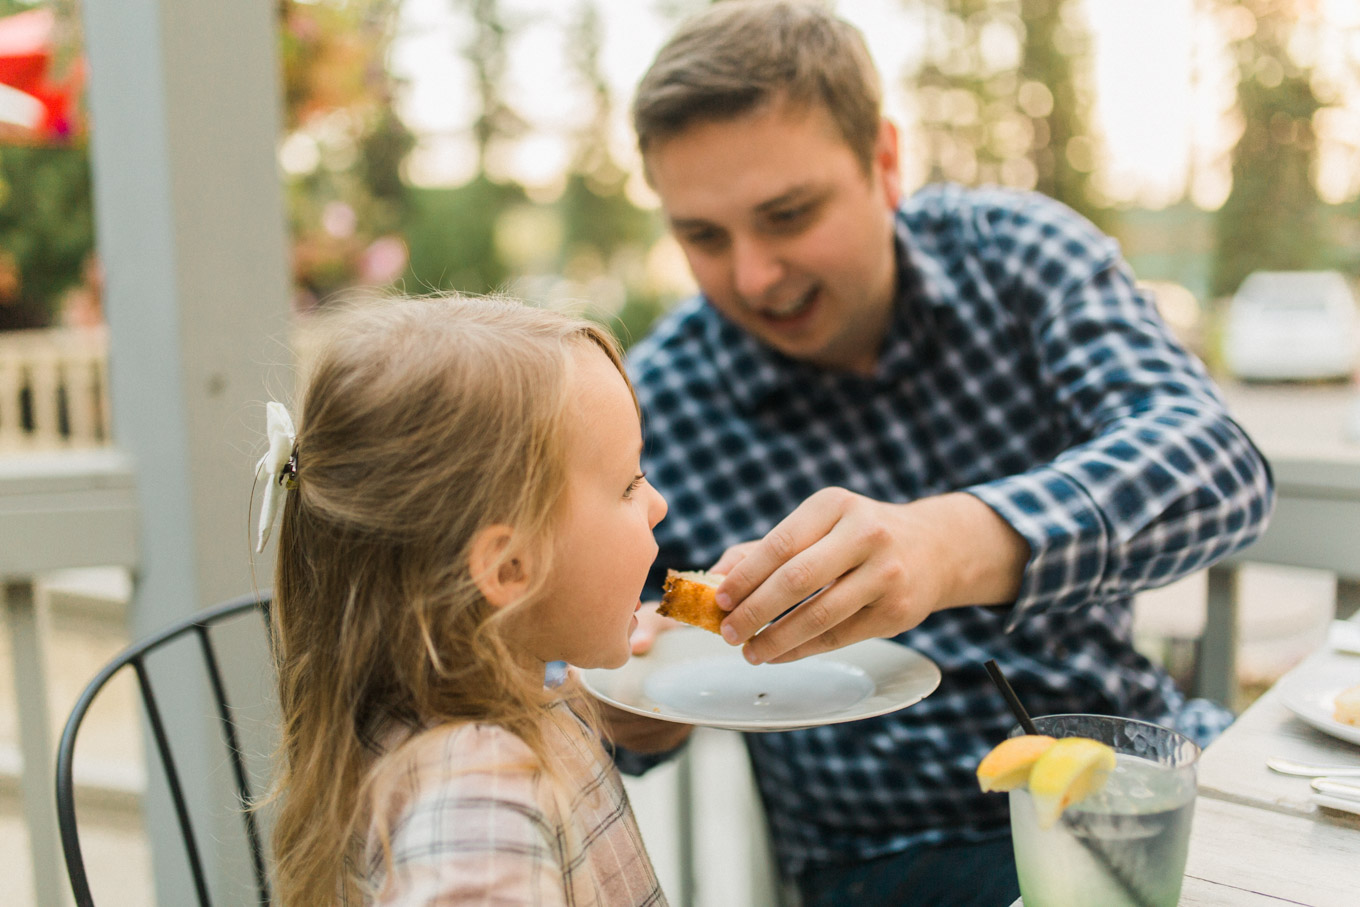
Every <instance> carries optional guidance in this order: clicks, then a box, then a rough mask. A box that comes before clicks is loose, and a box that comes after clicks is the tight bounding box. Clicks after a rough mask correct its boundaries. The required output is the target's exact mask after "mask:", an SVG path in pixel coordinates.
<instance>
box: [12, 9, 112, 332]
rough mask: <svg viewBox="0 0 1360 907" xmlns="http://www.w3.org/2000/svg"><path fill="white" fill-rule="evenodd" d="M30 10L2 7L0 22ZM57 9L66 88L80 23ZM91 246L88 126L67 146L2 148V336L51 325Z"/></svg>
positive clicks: (57, 55)
mask: <svg viewBox="0 0 1360 907" xmlns="http://www.w3.org/2000/svg"><path fill="white" fill-rule="evenodd" d="M33 8H34V6H33V4H32V3H23V2H19V0H0V16H8V15H11V14H14V13H20V12H25V11H28V10H31V9H33ZM52 8H53V11H54V12H55V13H56V14H57V27H56V28H55V34H54V46H53V48H52V64H51V69H50V71H49V78H50V79H52V80H54V81H64V80H65V79H66V78H67V76H68V75H69V68H70V67H71V66H73V65H75V64H76V63H78V58H79V54H78V53H77V51H76V48H78V47H79V30H78V22H77V20H76V19H75V16H74V11H73V9H72V6H71V4H70V3H65V2H63V3H54V4H52ZM77 113H80V111H77ZM82 118H83V117H82ZM93 245H94V212H93V208H92V207H91V201H90V163H89V154H88V151H87V149H86V145H85V130H84V128H83V126H82V125H80V124H76V126H75V128H74V129H73V131H72V133H71V136H70V138H69V139H67V140H65V141H62V140H57V139H50V140H43V141H34V140H32V139H30V138H28V137H24V136H20V135H17V134H16V135H14V136H12V137H11V142H10V143H8V144H0V330H10V329H15V328H32V327H44V326H46V325H48V324H51V323H52V322H53V321H54V320H55V319H56V317H57V315H58V313H59V311H60V308H61V300H62V298H63V296H64V295H65V294H66V293H67V292H68V291H69V290H71V289H72V288H74V287H76V286H77V285H78V284H80V282H81V278H82V275H83V273H84V268H83V266H84V264H85V261H86V259H87V258H88V256H89V254H90V250H91V248H92V247H93Z"/></svg>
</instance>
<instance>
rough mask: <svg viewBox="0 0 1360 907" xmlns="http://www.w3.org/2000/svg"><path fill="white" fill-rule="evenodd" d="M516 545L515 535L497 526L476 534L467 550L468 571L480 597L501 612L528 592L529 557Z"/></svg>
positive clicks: (509, 530)
mask: <svg viewBox="0 0 1360 907" xmlns="http://www.w3.org/2000/svg"><path fill="white" fill-rule="evenodd" d="M514 545H515V532H514V530H513V529H511V528H510V527H509V526H506V525H504V524H497V525H494V526H487V527H486V528H485V529H482V530H481V531H480V532H478V533H477V534H476V535H475V536H474V537H473V539H472V544H471V545H470V546H469V548H468V569H469V570H470V571H471V573H472V581H473V582H474V583H476V584H477V588H478V589H480V590H481V593H482V596H483V597H484V598H485V599H486V600H487V601H488V602H490V603H491V604H492V605H493V606H494V607H497V608H503V607H505V606H506V605H509V604H511V603H513V602H516V601H519V600H520V599H521V598H523V597H524V594H525V593H526V592H527V591H528V589H529V584H530V580H531V578H532V574H533V570H532V566H533V564H532V560H531V556H530V555H529V553H528V552H527V551H525V550H524V549H523V547H522V546H517V550H516V548H512V546H514Z"/></svg>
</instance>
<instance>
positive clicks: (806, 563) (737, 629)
mask: <svg viewBox="0 0 1360 907" xmlns="http://www.w3.org/2000/svg"><path fill="white" fill-rule="evenodd" d="M844 535H845V533H843V532H840V531H839V527H837V528H834V529H833V530H832V531H831V533H830V534H829V535H827V536H826V537H824V538H822V539H820V540H818V541H817V542H816V544H814V545H812V546H811V547H809V548H807V549H805V550H804V551H802V552H800V553H799V554H798V555H796V556H795V557H794V558H793V559H792V560H790V561H789V562H788V563H786V564H783V565H782V566H780V567H779V568H778V569H777V570H775V571H774V572H773V573H772V574H770V576H769V577H768V578H767V579H766V580H765V582H764V583H762V584H761V585H760V587H759V588H758V589H756V590H755V591H754V592H752V593H751V594H750V595H749V596H747V598H746V600H745V601H743V602H742V603H741V605H740V606H739V607H737V608H736V609H735V610H734V611H733V612H732V614H731V615H730V616H729V617H728V618H727V619H726V620H724V621H723V630H724V632H723V636H724V638H726V639H727V640H728V642H731V643H739V642H745V641H746V640H748V639H750V638H751V637H752V636H754V635H755V634H756V633H759V632H761V628H762V627H764V626H765V625H766V624H768V623H769V622H770V621H772V620H774V619H775V618H777V617H779V615H781V614H783V613H784V612H785V611H787V610H789V608H791V607H793V606H794V605H797V604H798V603H799V602H803V603H804V605H803V606H800V607H799V608H798V609H797V610H796V611H794V612H793V614H790V615H789V617H793V616H794V615H801V617H800V621H811V622H813V623H814V624H815V625H816V624H819V625H817V626H815V630H810V631H809V633H808V635H809V636H813V635H816V634H817V633H821V632H824V631H825V630H826V629H828V628H829V627H831V626H833V625H835V624H837V623H839V622H840V621H842V620H844V619H845V617H846V616H847V615H848V614H849V613H850V612H849V610H847V611H845V612H844V613H842V612H839V611H837V612H832V611H829V610H823V609H824V607H826V606H827V605H824V603H831V602H837V603H842V602H844V596H843V595H842V596H839V597H836V598H831V599H828V598H825V595H826V592H823V591H822V590H826V591H830V590H831V589H834V588H836V587H838V586H839V585H840V584H841V582H842V580H841V578H842V577H844V576H845V575H846V574H849V573H850V572H851V571H853V570H855V569H856V568H857V567H859V565H860V564H861V563H862V562H863V559H864V552H862V551H860V550H859V549H858V547H857V546H855V545H853V544H851V543H850V542H849V541H848V540H847V539H846V538H844ZM819 592H821V594H817V593H819ZM810 596H815V597H812V598H809V597H810ZM842 606H843V607H846V606H844V605H842ZM787 619H788V618H787V617H786V618H784V619H781V620H780V623H783V621H784V620H787Z"/></svg>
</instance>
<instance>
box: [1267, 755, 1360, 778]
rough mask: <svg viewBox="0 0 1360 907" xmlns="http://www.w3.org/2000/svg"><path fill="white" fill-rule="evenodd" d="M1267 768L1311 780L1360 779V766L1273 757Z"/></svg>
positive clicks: (1269, 760)
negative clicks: (1320, 763)
mask: <svg viewBox="0 0 1360 907" xmlns="http://www.w3.org/2000/svg"><path fill="white" fill-rule="evenodd" d="M1266 768H1268V769H1270V770H1271V771H1273V772H1279V773H1280V774H1282V775H1303V776H1304V777H1309V778H1321V777H1324V776H1331V777H1333V778H1360V765H1316V764H1314V763H1311V762H1295V761H1294V760H1292V759H1280V758H1278V757H1275V756H1271V757H1270V758H1269V759H1267V760H1266Z"/></svg>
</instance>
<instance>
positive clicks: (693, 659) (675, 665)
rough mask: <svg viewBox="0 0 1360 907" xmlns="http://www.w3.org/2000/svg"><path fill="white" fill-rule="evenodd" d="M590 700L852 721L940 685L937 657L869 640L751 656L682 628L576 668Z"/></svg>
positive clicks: (685, 719) (746, 727) (816, 721)
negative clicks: (799, 654) (607, 663)
mask: <svg viewBox="0 0 1360 907" xmlns="http://www.w3.org/2000/svg"><path fill="white" fill-rule="evenodd" d="M581 679H582V681H583V682H584V683H585V686H586V689H588V690H589V691H590V692H591V693H592V694H594V696H595V697H596V698H597V699H600V700H601V701H603V702H607V703H609V704H610V705H614V706H618V707H619V708H621V709H623V710H624V711H627V712H635V713H637V714H639V715H647V716H650V717H652V718H661V719H663V720H665V721H675V722H678V723H680V724H699V725H704V726H706V727H718V728H728V729H731V730H737V731H788V730H794V729H796V728H806V727H816V726H818V725H822V724H836V723H838V722H842V721H858V720H859V719H861V718H871V717H873V716H875V715H885V714H887V713H888V712H895V711H897V710H898V709H903V708H906V707H907V706H909V705H912V704H913V703H916V702H920V701H921V700H922V699H924V698H925V697H926V696H929V695H930V694H931V693H932V692H934V690H935V688H936V687H937V686H939V685H940V669H939V668H938V667H936V666H935V662H933V661H931V660H930V659H929V658H926V657H925V656H924V655H922V654H920V653H919V652H915V651H913V650H911V649H908V648H907V647H906V646H901V645H898V644H897V643H893V642H888V641H887V640H884V639H870V640H865V641H864V642H860V643H855V644H854V645H852V646H846V647H845V648H844V649H838V650H837V651H835V652H826V653H823V654H821V655H813V656H811V657H809V658H804V659H801V660H799V661H795V662H790V663H788V664H777V665H772V664H765V665H750V664H747V663H746V660H745V659H744V658H742V657H741V649H740V648H738V647H735V646H729V645H728V644H727V643H726V642H724V641H723V639H722V637H720V636H717V635H716V634H713V633H709V632H708V631H706V630H699V629H694V628H690V627H685V628H682V629H678V630H671V631H669V632H667V633H663V634H662V635H661V636H660V637H658V639H657V641H656V645H655V646H654V647H653V648H652V651H651V652H649V653H647V654H646V655H638V656H635V657H634V658H632V659H630V660H629V662H628V663H627V664H626V665H624V666H623V667H621V668H617V669H614V670H606V669H603V668H597V669H594V670H589V671H582V672H581Z"/></svg>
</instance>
